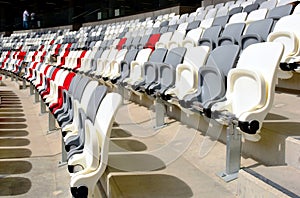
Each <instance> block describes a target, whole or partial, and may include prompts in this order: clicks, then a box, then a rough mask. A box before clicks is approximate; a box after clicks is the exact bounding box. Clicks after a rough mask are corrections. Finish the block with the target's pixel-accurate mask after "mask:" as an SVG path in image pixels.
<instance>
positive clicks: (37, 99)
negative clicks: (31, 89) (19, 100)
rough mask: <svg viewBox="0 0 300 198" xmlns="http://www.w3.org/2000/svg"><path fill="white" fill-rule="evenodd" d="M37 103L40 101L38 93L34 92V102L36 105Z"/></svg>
mask: <svg viewBox="0 0 300 198" xmlns="http://www.w3.org/2000/svg"><path fill="white" fill-rule="evenodd" d="M39 101H40V95H39V92H38V91H36V90H35V93H34V102H35V103H38V102H39Z"/></svg>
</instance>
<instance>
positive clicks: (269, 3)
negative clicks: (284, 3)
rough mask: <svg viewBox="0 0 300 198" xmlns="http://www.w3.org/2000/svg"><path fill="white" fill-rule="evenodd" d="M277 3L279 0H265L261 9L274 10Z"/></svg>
mask: <svg viewBox="0 0 300 198" xmlns="http://www.w3.org/2000/svg"><path fill="white" fill-rule="evenodd" d="M276 5H277V0H268V1H264V2H262V3H261V4H260V6H259V9H264V8H266V9H268V10H272V9H273V8H275V7H276Z"/></svg>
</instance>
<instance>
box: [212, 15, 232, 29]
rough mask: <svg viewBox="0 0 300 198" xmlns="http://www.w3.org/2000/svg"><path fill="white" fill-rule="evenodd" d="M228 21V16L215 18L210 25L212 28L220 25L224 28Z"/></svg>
mask: <svg viewBox="0 0 300 198" xmlns="http://www.w3.org/2000/svg"><path fill="white" fill-rule="evenodd" d="M228 19H229V16H228V15H225V16H219V17H216V18H215V20H214V22H213V24H212V25H213V26H215V25H220V26H222V27H224V26H225V25H226V24H227V22H228Z"/></svg>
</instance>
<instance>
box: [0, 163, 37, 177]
mask: <svg viewBox="0 0 300 198" xmlns="http://www.w3.org/2000/svg"><path fill="white" fill-rule="evenodd" d="M31 169H32V164H31V163H30V162H28V161H21V160H17V161H0V174H23V173H28V172H29V171H30V170H31Z"/></svg>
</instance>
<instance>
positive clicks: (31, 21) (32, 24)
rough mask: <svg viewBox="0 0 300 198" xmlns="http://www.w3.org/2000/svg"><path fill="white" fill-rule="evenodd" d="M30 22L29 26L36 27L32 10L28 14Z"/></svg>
mask: <svg viewBox="0 0 300 198" xmlns="http://www.w3.org/2000/svg"><path fill="white" fill-rule="evenodd" d="M30 23H31V28H36V26H37V24H36V17H35V13H34V12H32V13H31V14H30Z"/></svg>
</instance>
